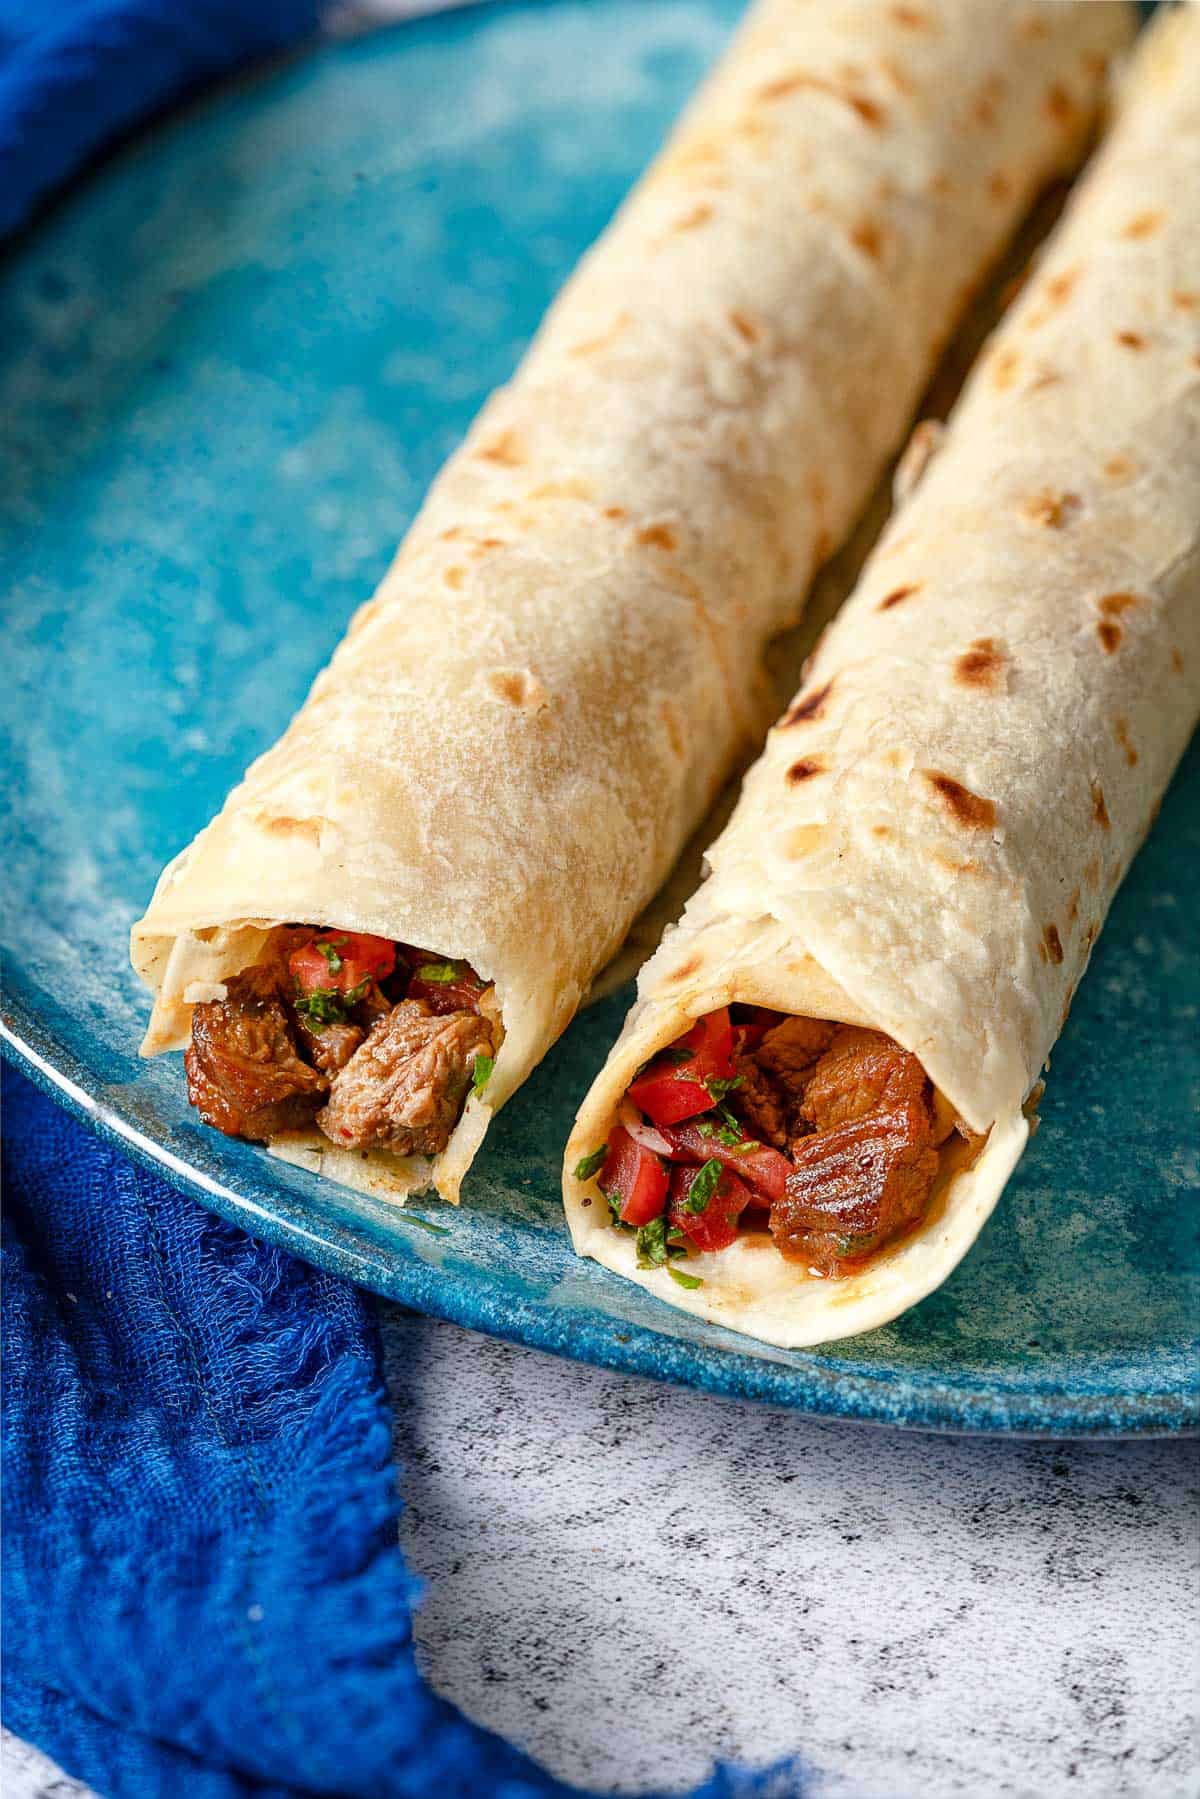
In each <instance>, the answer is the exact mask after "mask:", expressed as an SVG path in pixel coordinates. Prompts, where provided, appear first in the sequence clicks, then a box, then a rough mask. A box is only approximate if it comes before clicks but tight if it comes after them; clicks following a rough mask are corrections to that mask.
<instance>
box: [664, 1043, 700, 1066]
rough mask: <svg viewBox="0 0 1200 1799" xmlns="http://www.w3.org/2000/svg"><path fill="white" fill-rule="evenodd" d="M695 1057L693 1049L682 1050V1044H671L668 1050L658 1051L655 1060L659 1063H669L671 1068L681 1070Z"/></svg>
mask: <svg viewBox="0 0 1200 1799" xmlns="http://www.w3.org/2000/svg"><path fill="white" fill-rule="evenodd" d="M695 1055H696V1052H695V1050H694V1049H684V1047H683V1045H682V1044H680V1043H673V1044H672V1045H671V1047H670V1049H660V1050H659V1052H658V1058H657V1059H658V1060H659V1061H661V1062H669V1063H670V1064H671V1067H672V1068H682V1067H683V1065H684V1063H685V1062H691V1061H693V1060H694V1058H695Z"/></svg>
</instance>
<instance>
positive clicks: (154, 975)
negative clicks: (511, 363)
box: [132, 0, 1131, 1200]
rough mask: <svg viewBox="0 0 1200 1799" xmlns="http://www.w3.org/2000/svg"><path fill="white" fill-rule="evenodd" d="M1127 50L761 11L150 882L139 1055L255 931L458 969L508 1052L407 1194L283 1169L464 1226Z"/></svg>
mask: <svg viewBox="0 0 1200 1799" xmlns="http://www.w3.org/2000/svg"><path fill="white" fill-rule="evenodd" d="M1130 30H1131V15H1130V13H1129V11H1128V9H1127V8H1125V7H1124V6H1123V5H1117V6H1111V5H1088V4H1078V5H1076V4H1070V5H1065V4H1057V3H1053V0H1050V3H1045V4H1029V5H1026V4H1022V5H1020V6H1015V7H1009V6H998V5H996V4H995V0H920V4H915V5H904V6H901V5H895V4H884V3H882V0H870V3H865V0H838V4H824V3H822V4H808V5H800V4H797V3H796V0H761V3H760V4H759V5H758V6H757V7H756V8H754V9H753V10H752V11H751V13H750V15H749V17H748V19H747V21H746V24H745V26H744V28H743V30H742V31H741V33H740V35H739V36H738V37H737V39H736V40H735V42H734V44H733V46H732V48H731V49H730V50H729V52H728V54H727V56H726V57H725V58H724V60H723V61H722V62H721V64H720V65H719V67H718V68H717V70H716V72H715V74H714V75H713V77H712V78H711V80H710V81H709V83H708V84H707V85H706V86H705V87H704V89H703V90H702V91H701V93H700V94H699V96H698V97H697V99H696V100H695V102H694V103H693V105H692V106H691V108H690V109H689V111H688V112H687V114H686V116H685V118H684V120H683V122H682V124H681V125H680V127H679V129H678V131H677V133H676V134H675V136H674V137H673V138H672V140H671V141H670V142H669V144H668V145H667V147H666V149H665V150H664V152H663V153H662V155H661V156H660V157H659V159H658V161H657V162H656V163H655V164H654V165H653V166H652V168H651V169H650V171H649V173H648V174H647V175H646V177H645V178H644V180H643V181H642V182H641V183H640V185H639V186H638V188H637V189H636V190H635V192H634V194H633V196H632V197H631V199H630V200H629V202H628V203H627V204H626V206H625V207H624V208H623V209H622V211H621V212H620V213H619V215H618V217H617V218H616V220H615V221H614V223H613V224H612V225H611V226H610V228H609V229H608V231H607V232H606V233H605V235H604V236H603V238H602V239H601V240H600V242H599V243H598V244H597V246H596V247H595V248H594V249H593V251H592V252H591V253H590V255H589V256H588V257H586V258H585V260H584V262H583V263H582V265H581V267H580V269H579V270H578V272H577V273H576V274H575V276H574V278H573V279H572V280H571V282H570V283H569V284H568V286H567V287H566V289H565V290H564V292H563V293H562V295H561V297H560V298H559V300H558V301H557V303H556V304H555V306H554V307H553V308H552V309H551V311H550V313H549V315H548V317H547V319H546V321H545V323H544V324H543V326H542V329H541V331H540V332H539V334H538V336H537V338H536V340H535V342H534V344H533V346H532V348H531V349H530V351H529V353H528V355H527V356H526V358H525V360H524V362H523V363H522V365H521V367H520V368H519V370H518V371H517V373H516V375H515V376H514V378H513V381H512V383H511V384H510V385H509V386H508V387H507V388H506V389H504V390H502V391H501V392H499V393H497V394H496V395H495V396H494V397H493V398H492V400H491V401H490V402H489V404H488V405H487V406H486V407H485V409H484V411H483V413H482V415H481V416H480V418H479V419H478V420H477V422H476V424H475V425H474V427H473V429H472V430H471V432H470V434H469V436H468V438H467V440H466V442H465V443H464V444H463V446H462V447H461V449H460V450H459V451H458V452H457V453H456V454H455V455H454V456H453V457H452V458H451V460H450V462H449V463H448V464H447V466H446V468H445V470H444V471H443V473H442V474H441V476H440V477H439V479H438V480H437V482H436V483H435V485H434V487H433V489H432V491H431V493H430V495H429V497H428V499H427V502H426V504H425V506H424V508H423V510H422V512H421V513H420V515H419V517H418V518H417V520H416V522H415V524H414V525H413V527H412V530H411V532H410V533H409V536H408V538H407V539H406V541H405V543H404V544H403V546H402V547H401V549H400V551H399V553H398V555H397V557H396V560H395V562H394V563H393V565H392V568H391V570H390V571H389V573H388V575H387V576H386V577H385V579H384V581H383V583H382V585H381V587H380V588H379V590H378V592H377V593H376V595H375V597H374V598H373V599H372V600H371V601H370V602H369V603H368V604H367V605H366V606H364V607H363V608H362V609H361V610H360V611H359V612H358V614H357V615H356V616H355V618H354V619H353V621H352V623H351V625H350V628H349V631H348V632H347V635H346V637H345V638H344V640H343V642H342V643H341V645H340V647H339V649H338V650H337V653H336V654H335V656H334V658H333V661H332V663H331V664H330V666H329V667H328V668H327V669H326V670H325V671H324V672H323V673H322V674H320V675H319V676H318V678H317V680H316V682H315V683H314V685H313V688H312V691H311V693H310V695H309V697H308V699H307V701H306V703H305V705H304V706H303V708H302V710H301V711H300V712H299V713H298V715H297V716H296V718H295V719H294V720H293V721H292V723H291V725H290V726H289V728H288V730H287V731H286V732H285V734H284V736H283V737H282V738H281V739H280V741H279V742H278V743H277V744H276V745H275V746H274V748H272V749H270V750H268V751H267V753H266V754H265V755H264V756H262V757H261V758H260V759H259V760H258V761H257V762H255V763H254V765H253V766H252V767H251V769H250V770H249V772H248V774H247V775H246V777H245V779H244V781H243V782H242V783H241V785H240V786H238V787H237V788H236V789H235V790H234V792H233V793H232V794H231V795H230V796H229V798H228V800H227V801H226V803H225V806H224V808H223V810H222V812H221V813H220V815H219V816H218V817H217V818H216V819H214V820H213V822H212V823H211V824H210V825H209V826H208V827H207V828H206V829H205V830H204V831H202V832H201V834H200V835H199V837H197V838H196V840H195V841H194V842H193V843H192V844H191V845H190V846H189V847H188V848H187V849H185V850H184V851H183V853H182V854H181V855H180V856H178V857H177V858H176V859H175V860H174V861H173V862H172V863H171V864H170V865H169V867H168V868H167V869H166V870H165V872H164V873H163V875H162V877H161V879H160V881H159V884H158V887H157V889H156V891H155V894H154V897H153V899H152V901H151V904H150V907H149V910H148V911H147V913H146V916H145V917H144V918H143V919H142V920H141V921H140V923H139V924H137V925H136V926H135V927H134V930H133V935H132V957H133V962H134V966H135V967H136V968H137V970H138V972H139V973H140V974H141V975H142V976H143V977H144V979H145V980H146V981H147V983H148V984H149V985H150V986H151V987H152V988H153V989H154V991H155V994H156V1000H155V1006H154V1012H153V1016H152V1018H151V1021H150V1027H149V1030H148V1032H147V1035H146V1039H145V1042H144V1045H143V1050H144V1053H146V1054H154V1053H156V1052H158V1051H161V1050H169V1049H178V1048H180V1047H182V1046H183V1045H184V1044H185V1043H186V1041H187V1036H188V1030H189V1020H190V1014H191V1009H192V1005H193V1003H194V1002H195V1001H196V1000H198V999H201V998H204V997H208V996H210V995H211V994H213V993H214V992H219V991H220V990H221V986H222V982H223V981H224V979H225V978H226V977H227V976H229V975H231V974H233V973H234V972H236V971H237V970H238V969H239V968H241V967H243V966H245V965H246V964H247V963H248V962H249V961H252V960H253V959H254V957H255V956H256V955H258V954H259V953H260V951H261V950H262V947H263V945H264V942H265V935H264V933H265V932H266V931H267V930H269V929H270V928H271V927H272V926H273V925H276V924H279V923H281V922H284V921H288V920H291V921H295V922H298V923H308V924H320V925H324V926H328V927H332V928H336V929H338V930H343V931H346V930H351V931H364V932H370V933H373V934H375V935H379V936H385V937H390V938H395V939H400V940H404V941H406V942H409V943H412V944H415V945H419V946H420V947H421V948H423V949H425V950H428V951H430V952H432V953H435V954H437V955H439V956H447V957H461V958H464V959H465V960H466V961H468V962H469V963H470V964H471V965H472V966H473V967H474V968H475V969H476V970H477V971H478V972H479V973H480V974H481V975H482V976H483V977H484V978H485V979H488V980H492V981H494V982H495V986H496V996H497V999H498V1001H499V1005H500V1008H501V1014H502V1019H503V1025H504V1033H505V1035H504V1040H503V1044H502V1046H501V1048H500V1050H499V1054H498V1056H497V1057H496V1060H495V1067H494V1071H493V1073H492V1075H491V1078H490V1080H489V1081H488V1084H487V1086H486V1089H485V1091H484V1092H483V1094H482V1096H475V1097H472V1098H470V1099H469V1100H468V1102H467V1105H466V1109H465V1111H464V1113H463V1115H462V1119H461V1122H460V1123H459V1125H458V1127H457V1129H456V1131H455V1133H454V1135H453V1137H452V1139H451V1141H450V1144H449V1147H448V1148H447V1149H446V1151H445V1152H444V1153H443V1154H442V1155H441V1156H440V1157H439V1158H438V1159H437V1160H436V1162H435V1163H433V1164H432V1165H429V1164H427V1163H425V1162H424V1161H421V1162H409V1163H401V1162H400V1161H399V1160H398V1159H395V1158H390V1157H377V1158H375V1159H374V1162H373V1164H372V1165H371V1167H370V1168H368V1165H367V1164H366V1163H364V1162H363V1161H361V1160H360V1158H359V1157H358V1155H357V1154H354V1155H347V1154H346V1153H345V1152H337V1151H334V1150H333V1149H331V1148H330V1146H329V1145H328V1144H326V1143H325V1140H324V1139H323V1138H321V1137H320V1136H319V1135H317V1134H316V1133H315V1132H314V1133H312V1134H311V1135H310V1136H309V1137H308V1138H307V1139H306V1140H305V1142H304V1143H303V1144H302V1145H300V1146H298V1145H297V1144H296V1143H295V1142H291V1143H290V1144H289V1145H286V1146H284V1147H285V1148H287V1153H300V1154H302V1155H303V1156H304V1158H305V1159H308V1160H310V1161H311V1160H312V1158H313V1157H316V1156H319V1158H320V1166H321V1167H322V1169H323V1171H324V1172H325V1173H327V1174H333V1175H335V1176H336V1177H337V1178H343V1179H351V1180H354V1181H355V1182H361V1181H363V1180H367V1179H372V1180H373V1181H374V1182H375V1183H378V1182H379V1181H383V1182H384V1184H385V1185H386V1187H387V1188H388V1190H390V1191H394V1192H397V1193H402V1192H403V1191H404V1190H406V1189H411V1188H414V1187H423V1186H426V1185H428V1184H430V1183H432V1184H434V1185H436V1187H437V1188H438V1190H439V1191H440V1192H441V1193H442V1194H443V1195H444V1196H445V1197H446V1198H448V1199H451V1200H454V1199H457V1196H458V1189H459V1183H460V1181H461V1179H462V1176H463V1174H464V1173H465V1171H466V1169H467V1168H468V1166H469V1165H470V1162H471V1159H472V1157H473V1155H474V1153H475V1151H476V1150H477V1148H478V1146H479V1143H480V1141H481V1140H482V1137H483V1135H484V1132H485V1130H486V1127H487V1124H488V1121H489V1119H490V1116H491V1114H492V1112H493V1111H495V1110H496V1109H497V1108H498V1107H499V1106H500V1105H501V1104H502V1103H503V1102H504V1101H505V1100H506V1099H507V1098H508V1097H509V1096H510V1095H511V1094H512V1093H513V1091H514V1090H515V1089H516V1088H517V1087H518V1086H519V1085H520V1084H521V1082H522V1081H523V1080H524V1079H525V1077H526V1076H527V1075H528V1074H529V1072H530V1070H531V1069H532V1068H533V1067H534V1066H535V1065H536V1063H537V1062H538V1061H539V1060H540V1058H541V1057H542V1056H543V1055H544V1054H545V1053H546V1051H547V1049H548V1048H549V1047H550V1045H551V1044H552V1043H553V1042H554V1040H555V1038H556V1037H557V1036H558V1035H559V1033H560V1032H561V1031H562V1030H563V1029H564V1027H565V1026H566V1024H567V1023H568V1022H569V1020H570V1019H571V1017H572V1015H573V1013H574V1012H575V1010H576V1008H577V1007H578V1005H579V1003H580V1001H581V999H582V997H583V995H584V994H585V993H586V991H587V988H588V985H589V983H590V981H591V979H592V977H593V975H594V974H595V973H596V971H597V970H598V969H599V968H601V967H602V966H603V965H604V964H605V962H606V961H607V960H608V959H609V958H610V957H611V955H612V954H613V952H614V951H615V950H616V949H617V947H618V946H619V944H620V943H621V941H622V938H623V937H624V935H625V932H626V931H627V929H628V927H629V925H630V923H631V921H632V920H633V918H634V917H635V915H636V914H637V912H638V911H639V910H640V908H641V907H642V906H643V905H644V904H645V903H646V901H647V900H648V899H649V897H650V896H651V894H652V893H653V892H654V891H655V889H656V888H657V887H658V886H659V885H660V883H661V882H662V880H663V879H664V877H665V876H666V874H667V872H668V870H669V869H670V867H671V864H672V862H673V861H674V859H675V857H676V855H677V854H678V852H679V850H680V848H681V847H682V845H683V843H684V841H685V839H686V837H687V835H688V833H689V831H690V830H691V829H692V828H693V827H694V826H695V825H696V824H697V823H698V822H699V820H700V818H701V817H702V816H703V814H704V811H705V809H706V808H707V806H708V805H709V803H710V802H711V800H712V799H713V797H714V796H715V794H716V792H717V791H718V789H719V787H720V785H721V782H722V780H723V778H724V777H725V776H726V774H727V773H728V772H729V770H730V769H731V768H732V767H733V766H734V765H735V763H736V761H737V759H738V758H739V756H745V755H746V754H749V753H753V751H754V750H755V749H756V748H757V747H758V745H759V744H760V743H761V741H762V736H763V734H764V733H765V731H766V729H767V726H768V724H769V720H770V715H771V712H772V711H773V710H774V708H773V707H772V706H770V704H769V701H768V691H769V690H768V687H767V684H766V682H765V681H764V679H763V677H762V673H761V666H760V663H761V657H762V652H763V649H764V646H765V644H766V642H767V640H768V639H769V638H770V637H771V636H772V635H773V634H775V633H777V632H779V631H780V630H782V629H783V628H784V627H786V626H788V625H789V624H791V623H792V622H793V621H794V620H795V619H796V617H797V616H798V614H799V611H800V608H801V605H802V602H803V598H804V594H805V590H806V589H807V587H808V585H809V582H810V580H811V577H812V574H813V571H814V569H815V568H816V566H817V565H818V564H819V563H820V562H821V560H822V559H823V558H824V557H825V556H826V555H828V554H829V553H830V551H831V550H832V549H833V548H834V547H835V546H836V544H837V543H838V542H839V541H840V540H841V539H842V538H843V537H844V536H845V535H846V533H847V531H848V530H849V528H850V527H851V525H852V523H853V520H854V517H855V514H856V512H857V511H858V510H859V508H860V507H861V506H862V505H863V503H864V502H865V500H866V498H867V497H868V495H869V493H870V491H871V488H872V486H873V484H874V482H875V481H876V479H877V477H878V475H879V473H880V472H881V470H882V468H883V466H884V465H885V462H886V459H887V457H888V455H889V454H890V453H891V452H892V451H894V449H895V447H896V445H897V444H898V442H899V441H900V439H901V438H902V436H903V433H904V430H905V428H906V425H907V423H908V421H909V419H910V416H911V413H912V410H913V408H914V406H915V404H916V402H917V400H918V397H919V394H920V391H921V388H922V386H923V384H924V382H925V380H926V378H927V377H928V375H929V372H930V370H931V368H932V366H933V364H934V361H935V359H936V357H937V354H938V350H939V347H940V346H941V344H942V342H943V340H944V339H945V337H946V335H947V333H948V331H949V330H950V328H951V326H952V324H953V322H954V321H955V319H956V317H957V316H958V314H959V312H960V310H961V308H962V307H963V305H964V303H965V301H966V299H967V298H968V296H969V294H970V292H971V290H972V288H973V286H974V285H975V283H976V282H977V281H978V280H979V278H980V276H981V274H982V272H983V271H984V269H985V268H986V266H987V265H988V263H989V262H990V261H991V259H992V258H993V256H994V255H995V254H996V253H997V251H998V250H999V249H1000V248H1001V246H1002V245H1003V243H1004V241H1005V239H1006V238H1007V236H1008V235H1009V233H1010V231H1011V230H1012V228H1013V226H1014V225H1015V223H1016V222H1017V220H1018V219H1019V217H1020V215H1021V213H1022V212H1023V210H1024V209H1025V207H1026V206H1027V204H1028V202H1029V201H1030V199H1031V198H1032V196H1033V195H1034V193H1035V192H1036V190H1038V189H1039V188H1040V187H1041V186H1042V185H1043V184H1044V183H1045V182H1046V180H1047V179H1048V178H1049V177H1051V176H1052V175H1054V174H1055V173H1057V172H1060V171H1063V170H1066V169H1068V168H1070V167H1071V166H1072V165H1073V163H1074V162H1075V161H1076V160H1077V159H1078V157H1079V155H1080V154H1081V152H1082V149H1083V146H1084V142H1085V139H1086V136H1087V132H1088V130H1089V127H1090V124H1091V122H1092V120H1093V118H1094V115H1095V111H1096V108H1097V105H1098V102H1099V99H1100V97H1101V95H1102V92H1103V87H1104V78H1105V62H1106V58H1107V57H1108V56H1109V55H1110V54H1111V53H1112V52H1113V51H1115V50H1117V49H1119V48H1120V47H1121V46H1122V45H1123V44H1124V43H1125V41H1126V40H1127V38H1128V36H1129V33H1130ZM314 1165H315V1164H314Z"/></svg>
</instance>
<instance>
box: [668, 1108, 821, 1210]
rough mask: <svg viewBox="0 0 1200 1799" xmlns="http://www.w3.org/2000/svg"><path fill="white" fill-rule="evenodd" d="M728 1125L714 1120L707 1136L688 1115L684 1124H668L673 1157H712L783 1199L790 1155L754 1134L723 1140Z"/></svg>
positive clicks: (760, 1189) (691, 1159)
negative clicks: (787, 1155)
mask: <svg viewBox="0 0 1200 1799" xmlns="http://www.w3.org/2000/svg"><path fill="white" fill-rule="evenodd" d="M726 1128H727V1127H726V1125H725V1123H724V1121H723V1120H715V1121H714V1124H713V1131H712V1135H711V1136H706V1135H705V1133H704V1129H703V1124H702V1123H701V1122H700V1121H697V1120H695V1119H688V1120H687V1121H686V1122H685V1123H683V1124H676V1125H668V1126H666V1127H665V1129H664V1130H663V1136H664V1137H665V1138H666V1140H667V1142H668V1143H669V1144H670V1145H671V1154H672V1156H673V1157H678V1158H679V1159H680V1160H681V1161H684V1162H707V1161H708V1160H709V1158H710V1157H713V1158H714V1159H715V1160H716V1161H718V1162H722V1163H724V1165H725V1167H726V1168H730V1169H732V1170H733V1172H734V1173H735V1174H736V1175H738V1176H739V1178H740V1179H741V1180H743V1181H748V1182H749V1184H750V1185H751V1186H752V1187H754V1188H755V1189H756V1190H757V1191H758V1192H759V1193H762V1194H765V1195H766V1197H767V1199H769V1200H776V1199H782V1198H783V1191H784V1186H785V1184H786V1182H787V1177H788V1175H789V1174H790V1173H791V1172H792V1164H791V1163H790V1162H789V1161H788V1159H787V1157H786V1156H784V1155H781V1154H780V1153H779V1151H778V1150H777V1149H771V1148H770V1146H769V1145H768V1144H766V1143H759V1142H757V1141H756V1140H755V1139H754V1138H753V1137H746V1136H743V1137H742V1138H741V1140H740V1141H739V1142H737V1143H722V1141H721V1138H720V1135H719V1133H720V1132H721V1131H722V1130H725V1129H726Z"/></svg>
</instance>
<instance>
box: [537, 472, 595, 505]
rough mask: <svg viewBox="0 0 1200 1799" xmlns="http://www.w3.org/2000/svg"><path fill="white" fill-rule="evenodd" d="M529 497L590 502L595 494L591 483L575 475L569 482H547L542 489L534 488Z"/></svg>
mask: <svg viewBox="0 0 1200 1799" xmlns="http://www.w3.org/2000/svg"><path fill="white" fill-rule="evenodd" d="M527 497H528V498H529V499H531V500H590V499H592V498H593V497H594V494H593V489H592V486H591V483H590V482H588V481H582V480H580V479H579V477H578V476H577V475H573V476H571V478H570V479H569V480H567V481H545V482H543V483H542V485H541V487H534V488H532V489H531V490H530V492H529V494H528V496H527Z"/></svg>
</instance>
